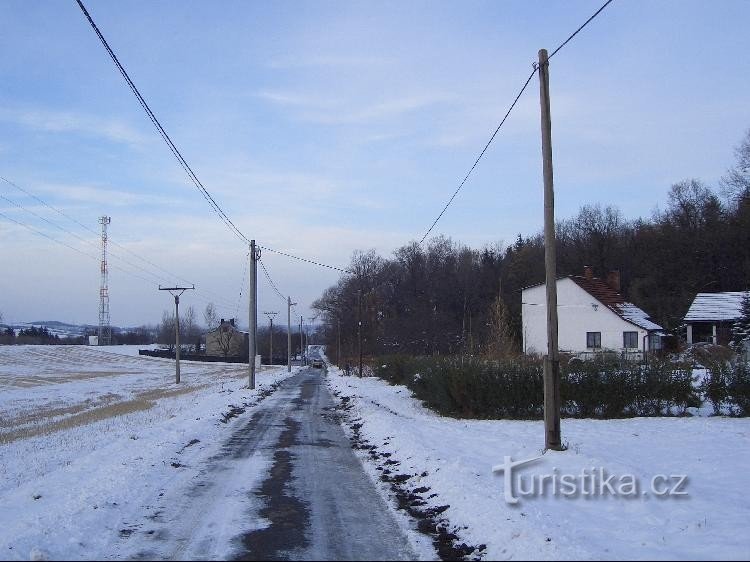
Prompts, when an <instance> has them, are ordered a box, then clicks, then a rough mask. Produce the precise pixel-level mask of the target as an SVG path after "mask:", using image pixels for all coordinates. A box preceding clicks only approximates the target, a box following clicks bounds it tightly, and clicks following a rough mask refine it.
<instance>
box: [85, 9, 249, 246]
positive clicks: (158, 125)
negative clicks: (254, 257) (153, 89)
mask: <svg viewBox="0 0 750 562" xmlns="http://www.w3.org/2000/svg"><path fill="white" fill-rule="evenodd" d="M76 2H77V3H78V6H79V7H80V8H81V11H82V12H83V14H84V16H86V19H87V20H88V22H89V24H90V25H91V28H92V29H93V30H94V32H95V33H96V35H97V37H98V38H99V41H101V43H102V45H103V46H104V48H105V50H106V51H107V53H108V54H109V56H110V58H111V59H112V62H113V63H114V64H115V66H116V67H117V69H118V70H119V71H120V74H122V77H123V78H124V79H125V81H126V82H127V84H128V86H129V87H130V90H131V91H132V92H133V95H135V97H136V99H137V100H138V102H139V103H140V104H141V107H142V108H143V110H144V111H145V112H146V115H147V116H148V118H149V119H150V120H151V123H153V125H154V127H156V130H157V132H158V133H159V136H161V138H162V139H163V140H164V142H165V143H166V144H167V146H168V147H169V149H170V151H171V152H172V154H173V155H174V157H175V158H176V159H177V161H178V163H179V164H180V166H181V167H182V169H183V170H185V173H187V175H188V177H189V178H190V180H191V181H192V182H193V184H194V185H195V187H196V188H197V189H198V191H200V193H201V195H203V198H204V199H205V200H206V201H207V202H208V204H209V205H210V206H211V208H212V209H213V211H214V212H215V213H216V214H217V215H218V216H219V218H220V219H221V220H222V221H223V222H224V224H225V225H226V226H227V227H228V228H229V229H230V230H231V231H232V232H233V233H234V234H235V236H237V237H238V238H239V239H240V240H242V241H243V242H245V243H247V244H249V243H250V240H249V239H248V238H247V237H246V236H245V235H244V234H243V233H242V232H241V231H240V229H239V228H237V226H235V224H234V223H233V222H232V220H231V219H230V218H229V217H228V216H227V214H226V213H225V212H224V210H223V209H222V208H221V206H219V204H218V203H217V202H216V200H215V199H214V198H213V197H212V196H211V194H210V193H209V192H208V190H207V189H206V188H205V187H204V186H203V183H201V181H200V180H199V179H198V176H197V175H196V174H195V172H194V171H193V169H192V168H191V167H190V165H189V164H188V163H187V160H185V158H184V157H183V156H182V153H181V152H180V150H179V149H178V148H177V146H176V145H175V144H174V142H172V139H171V138H170V136H169V134H167V131H166V130H165V129H164V127H162V125H161V123H160V122H159V120H158V119H157V117H156V115H155V114H154V112H153V111H152V110H151V107H150V106H149V105H148V103H147V102H146V100H145V98H144V97H143V96H142V95H141V92H140V91H139V90H138V88H137V86H136V85H135V83H134V82H133V81H132V80H131V78H130V75H128V73H127V71H126V70H125V67H123V66H122V64H121V63H120V61H119V59H118V58H117V55H115V53H114V51H113V50H112V48H111V47H110V46H109V43H107V40H106V39H105V38H104V35H102V32H101V31H99V28H98V27H97V25H96V23H94V20H93V18H92V17H91V14H89V12H88V10H87V9H86V7H85V6H84V5H83V2H82V1H81V0H76Z"/></svg>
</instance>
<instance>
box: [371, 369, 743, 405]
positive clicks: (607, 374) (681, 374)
mask: <svg viewBox="0 0 750 562" xmlns="http://www.w3.org/2000/svg"><path fill="white" fill-rule="evenodd" d="M374 374H375V375H376V376H378V377H380V378H382V379H384V380H386V381H388V382H389V383H391V384H403V385H406V386H407V387H409V388H410V389H411V390H412V391H413V392H414V395H415V396H416V397H417V398H418V399H420V400H422V402H423V403H424V404H425V405H426V406H427V407H429V408H432V409H433V410H436V411H437V412H439V413H440V414H443V415H449V416H454V417H460V418H485V419H500V418H510V419H539V418H541V417H542V416H543V412H544V379H543V362H542V360H541V359H539V358H531V357H517V358H514V359H501V360H483V359H476V358H472V359H467V360H464V361H463V362H462V361H461V360H460V359H457V358H452V357H449V358H433V357H409V356H404V355H396V356H389V357H384V358H381V360H380V362H379V365H377V366H376V367H375V368H374ZM560 378H561V381H560V393H561V399H562V403H563V406H562V414H563V415H564V416H568V417H594V418H620V417H632V416H661V415H670V414H674V413H679V414H683V413H685V411H686V409H687V408H688V407H689V406H696V405H698V404H699V400H698V396H697V395H696V393H695V390H694V389H693V388H692V379H691V371H690V369H689V368H684V367H682V366H680V365H674V364H672V363H668V362H666V361H664V362H657V361H654V362H652V363H650V364H649V365H647V366H642V365H638V364H634V363H621V362H620V361H619V360H617V359H615V358H607V357H603V358H598V359H596V360H592V361H569V362H567V365H565V366H564V367H562V368H561V377H560ZM738 388H739V387H738ZM674 410H676V412H675V411H674Z"/></svg>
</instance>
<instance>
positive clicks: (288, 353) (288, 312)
mask: <svg viewBox="0 0 750 562" xmlns="http://www.w3.org/2000/svg"><path fill="white" fill-rule="evenodd" d="M296 304H297V303H296V302H292V297H287V298H286V370H287V371H288V372H289V373H291V372H292V307H293V306H294V305H296Z"/></svg>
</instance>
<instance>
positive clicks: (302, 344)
mask: <svg viewBox="0 0 750 562" xmlns="http://www.w3.org/2000/svg"><path fill="white" fill-rule="evenodd" d="M299 355H300V359H302V364H303V365H305V364H306V363H307V361H306V359H307V358H306V357H305V342H304V340H303V339H302V315H301V314H300V317H299Z"/></svg>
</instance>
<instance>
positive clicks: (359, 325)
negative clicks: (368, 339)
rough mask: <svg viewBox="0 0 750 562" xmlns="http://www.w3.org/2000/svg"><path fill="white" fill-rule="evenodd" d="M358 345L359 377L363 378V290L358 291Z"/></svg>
mask: <svg viewBox="0 0 750 562" xmlns="http://www.w3.org/2000/svg"><path fill="white" fill-rule="evenodd" d="M357 345H358V346H359V377H360V378H362V289H358V290H357Z"/></svg>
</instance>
